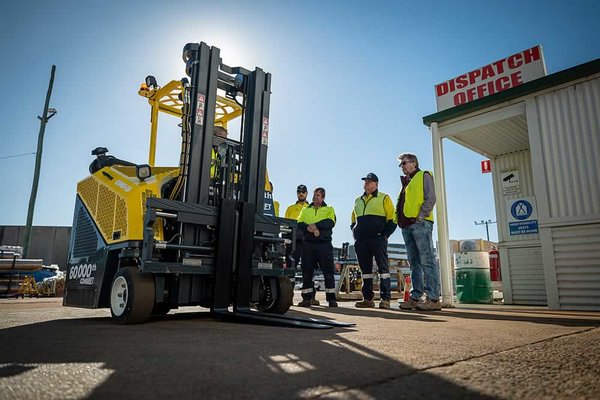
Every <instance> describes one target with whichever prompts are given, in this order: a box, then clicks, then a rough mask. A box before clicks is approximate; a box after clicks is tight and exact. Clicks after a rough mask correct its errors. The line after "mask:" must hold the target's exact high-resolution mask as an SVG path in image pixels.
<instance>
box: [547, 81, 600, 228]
mask: <svg viewBox="0 0 600 400" xmlns="http://www.w3.org/2000/svg"><path fill="white" fill-rule="evenodd" d="M537 109H538V115H539V129H540V136H539V137H540V141H541V143H540V145H541V153H542V158H543V164H544V165H543V166H541V167H542V168H543V170H544V175H545V177H546V186H547V192H548V209H549V219H550V220H549V221H543V222H552V220H553V219H559V218H564V217H580V216H598V215H600V157H599V156H598V154H600V79H594V80H591V81H587V82H583V83H580V84H577V85H574V86H570V87H567V88H564V89H561V90H557V91H554V92H550V93H547V94H544V95H541V96H538V97H537Z"/></svg>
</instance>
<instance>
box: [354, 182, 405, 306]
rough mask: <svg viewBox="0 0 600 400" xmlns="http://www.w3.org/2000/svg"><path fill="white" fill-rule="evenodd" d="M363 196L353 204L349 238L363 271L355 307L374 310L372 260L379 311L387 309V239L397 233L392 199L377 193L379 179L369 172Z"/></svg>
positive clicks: (388, 293) (388, 278)
mask: <svg viewBox="0 0 600 400" xmlns="http://www.w3.org/2000/svg"><path fill="white" fill-rule="evenodd" d="M362 180H363V181H364V185H363V188H364V190H365V191H364V193H363V194H362V195H361V196H359V197H358V198H357V199H356V201H355V202H354V209H353V210H352V225H351V226H350V228H351V229H352V235H353V236H354V240H355V242H354V249H355V250H356V257H357V258H358V265H359V266H360V270H361V272H362V279H363V287H362V294H363V300H362V301H359V302H358V303H356V304H355V306H356V307H358V308H370V307H375V302H374V301H373V297H374V293H373V257H375V262H376V263H377V268H378V271H379V279H380V288H381V301H380V302H379V308H385V309H390V299H391V292H390V269H389V265H388V252H387V245H388V238H389V237H390V236H391V235H392V233H394V231H395V230H396V222H395V215H394V214H395V210H394V203H392V199H391V198H390V196H388V195H387V194H385V193H383V192H380V191H379V188H378V185H379V178H378V177H377V175H375V174H374V173H372V172H370V173H368V174H367V176H365V177H364V178H362Z"/></svg>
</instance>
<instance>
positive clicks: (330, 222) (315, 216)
mask: <svg viewBox="0 0 600 400" xmlns="http://www.w3.org/2000/svg"><path fill="white" fill-rule="evenodd" d="M335 221H336V218H335V210H334V209H333V207H329V206H328V205H327V204H325V203H323V205H322V206H321V207H319V208H314V207H313V205H312V204H311V205H309V206H308V207H306V208H303V209H302V211H300V215H299V216H298V230H302V231H305V230H306V227H307V226H308V225H310V224H315V225H316V226H317V229H319V232H320V235H319V236H318V237H316V236H314V235H313V234H312V233H309V232H305V235H304V240H305V241H307V242H331V235H332V233H333V227H334V226H335Z"/></svg>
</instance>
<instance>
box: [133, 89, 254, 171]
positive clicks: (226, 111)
mask: <svg viewBox="0 0 600 400" xmlns="http://www.w3.org/2000/svg"><path fill="white" fill-rule="evenodd" d="M182 92H183V85H182V84H181V82H179V81H171V82H169V83H167V84H166V85H165V86H163V87H161V88H157V89H149V88H148V87H147V86H146V85H145V84H143V85H142V86H141V87H140V90H139V91H138V94H139V95H140V96H143V97H146V98H147V99H148V103H149V104H150V106H151V107H152V111H151V119H150V124H151V126H150V150H149V154H148V164H149V165H150V166H151V167H154V162H155V159H156V136H157V132H158V113H159V112H164V113H167V114H170V115H174V116H176V117H179V118H181V116H182V115H183V101H182V100H181V98H182V97H183V95H182ZM240 115H242V107H240V106H239V104H237V103H236V102H235V101H233V100H231V99H228V98H226V97H223V96H219V95H217V104H216V110H215V125H218V126H222V127H223V128H225V129H227V123H228V122H229V121H231V120H233V119H235V118H237V117H239V116H240Z"/></svg>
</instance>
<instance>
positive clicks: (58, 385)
mask: <svg viewBox="0 0 600 400" xmlns="http://www.w3.org/2000/svg"><path fill="white" fill-rule="evenodd" d="M320 295H322V293H320ZM297 297H298V296H297ZM323 300H324V298H323ZM297 301H299V297H298V298H297V299H296V301H295V302H297ZM322 303H323V304H325V302H324V301H323V302H322ZM394 303H395V304H394V305H395V307H396V309H394V310H379V309H356V308H354V303H353V302H340V307H339V308H337V309H328V308H326V307H314V308H313V309H310V310H307V309H302V308H298V307H293V308H292V310H291V311H290V313H293V314H296V315H309V316H315V317H321V318H330V319H335V320H338V321H345V322H355V323H356V327H353V328H344V329H341V328H333V329H329V330H305V329H294V328H277V327H269V326H255V325H243V324H236V323H225V322H220V321H216V320H214V319H212V318H211V317H210V314H209V313H208V312H206V311H205V310H202V309H200V308H185V309H180V310H177V312H173V311H172V312H171V313H170V314H169V315H167V316H165V317H160V318H154V319H152V320H150V321H149V322H148V323H146V324H143V325H135V326H118V325H115V324H113V323H112V321H111V320H110V318H108V315H109V312H108V310H85V309H74V308H64V307H62V306H61V300H60V299H23V300H14V299H2V300H0V343H2V351H0V398H2V399H35V398H44V399H66V398H97V399H109V398H110V399H112V398H136V399H137V398H144V399H154V398H163V399H164V398H175V397H177V398H198V399H230V398H236V399H288V398H325V399H330V398H334V399H398V398H439V399H448V398H473V399H486V398H490V399H492V398H498V399H504V398H513V399H523V398H531V399H540V398H548V399H550V398H569V399H570V398H589V399H594V398H599V397H600V383H599V379H598V377H599V376H600V348H599V346H598V345H597V343H599V342H600V329H599V328H600V313H594V312H550V311H546V310H545V309H544V308H541V307H510V306H496V305H489V306H466V305H461V306H458V307H457V308H453V309H444V310H443V311H441V312H430V313H425V312H418V311H408V312H407V311H399V310H398V309H397V303H396V302H394Z"/></svg>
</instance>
